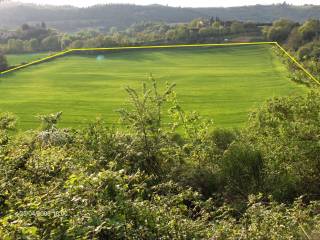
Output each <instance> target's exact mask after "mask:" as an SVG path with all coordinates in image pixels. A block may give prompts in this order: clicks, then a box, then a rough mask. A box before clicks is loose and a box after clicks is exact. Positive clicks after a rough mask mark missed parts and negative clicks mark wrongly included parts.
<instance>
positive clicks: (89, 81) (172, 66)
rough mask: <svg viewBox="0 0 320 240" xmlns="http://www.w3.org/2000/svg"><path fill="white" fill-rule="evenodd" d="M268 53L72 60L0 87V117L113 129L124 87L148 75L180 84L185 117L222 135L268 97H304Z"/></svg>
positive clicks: (25, 124)
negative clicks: (201, 120)
mask: <svg viewBox="0 0 320 240" xmlns="http://www.w3.org/2000/svg"><path fill="white" fill-rule="evenodd" d="M271 48H272V47H271V46H269V45H259V46H258V45H257V46H237V47H230V46H228V47H211V48H188V49H166V50H155V49H154V50H135V51H120V52H116V53H105V55H104V56H101V55H100V56H97V55H73V56H66V57H62V58H58V59H55V60H53V61H51V62H47V63H43V64H39V65H36V66H31V67H28V68H25V69H22V70H19V71H16V72H13V73H10V74H8V75H5V76H3V77H2V79H1V80H0V96H1V98H0V111H9V112H13V113H15V114H17V115H18V116H19V117H20V122H21V124H22V126H21V127H22V128H25V129H26V128H31V127H35V126H37V122H36V118H35V116H36V115H37V114H44V113H53V112H57V111H63V121H62V125H64V126H78V125H80V124H83V123H86V122H88V120H93V119H95V117H97V116H100V117H102V118H104V119H105V120H106V122H108V123H117V122H118V121H117V119H118V114H117V113H116V112H115V110H116V109H118V108H120V107H121V106H123V105H124V104H125V101H126V99H127V96H126V93H125V91H124V87H125V86H127V85H129V86H131V87H134V88H138V87H140V86H141V83H142V81H146V80H147V79H148V76H149V74H150V73H152V74H153V76H154V78H155V79H157V81H158V82H159V85H165V82H169V83H173V82H175V83H176V84H177V87H176V91H177V93H178V99H179V100H180V102H181V103H182V105H183V107H184V109H185V110H197V111H198V112H200V113H201V114H202V115H204V116H207V117H210V118H213V120H214V122H215V123H216V124H217V125H218V126H221V127H237V126H240V125H242V124H243V123H244V122H245V121H246V119H247V115H248V111H249V110H250V109H252V108H254V107H257V106H259V104H261V103H262V102H263V101H265V100H266V99H268V98H270V97H273V96H281V95H291V94H303V93H304V92H305V91H306V89H305V87H303V86H301V85H298V84H295V83H293V82H291V81H290V80H289V79H288V77H287V75H288V73H287V70H286V68H285V66H284V65H283V64H282V63H281V61H280V60H279V59H278V58H277V56H275V54H274V53H273V52H272V49H271Z"/></svg>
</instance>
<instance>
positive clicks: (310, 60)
mask: <svg viewBox="0 0 320 240" xmlns="http://www.w3.org/2000/svg"><path fill="white" fill-rule="evenodd" d="M264 34H265V36H266V37H267V38H268V39H269V40H271V41H277V42H279V43H281V44H283V45H284V46H285V47H286V48H287V50H288V51H290V52H291V54H292V55H293V56H295V57H296V58H297V59H298V60H299V62H301V63H302V64H303V65H304V66H305V67H306V68H307V69H308V70H309V71H310V72H311V73H312V74H313V75H314V76H315V77H316V78H317V79H320V64H319V62H320V61H319V60H320V20H319V19H310V20H308V21H306V22H304V23H303V24H299V23H296V22H293V21H290V20H286V19H281V20H278V21H275V22H274V23H273V25H272V26H270V27H265V29H264ZM284 59H285V62H286V63H287V65H288V66H289V71H290V72H291V78H292V79H293V80H295V81H297V82H303V83H306V84H312V82H310V80H308V79H306V78H305V75H304V74H303V73H302V72H301V71H300V69H298V68H297V66H296V65H295V64H293V63H292V61H290V60H288V58H287V57H285V58H284Z"/></svg>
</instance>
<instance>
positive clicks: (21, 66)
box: [0, 42, 320, 85]
mask: <svg viewBox="0 0 320 240" xmlns="http://www.w3.org/2000/svg"><path fill="white" fill-rule="evenodd" d="M265 44H273V45H276V46H277V47H279V48H280V49H281V51H283V52H284V53H285V55H287V57H289V58H290V59H291V60H292V61H293V62H294V63H295V64H296V65H297V66H298V67H299V68H300V69H301V70H302V71H303V72H304V73H306V75H307V76H308V77H309V78H310V79H312V80H313V81H315V82H316V83H317V84H318V85H320V82H319V81H318V80H317V79H316V78H315V77H314V76H313V75H312V74H311V73H310V72H308V71H307V70H306V69H305V68H304V67H303V66H302V65H301V64H300V63H299V62H298V61H297V60H296V59H294V58H293V57H292V56H291V55H290V54H289V53H288V52H287V51H286V50H285V49H284V48H282V47H281V46H280V44H278V43H277V42H245V43H208V44H177V45H163V46H161V45H160V46H159V45H158V46H131V47H112V48H73V49H69V50H65V51H62V52H59V53H56V54H54V55H50V56H48V57H45V58H42V59H39V60H36V61H33V62H30V63H27V64H23V65H20V66H18V67H15V68H11V69H9V70H6V71H3V72H0V75H2V74H5V73H9V72H13V71H16V70H19V69H21V68H25V67H28V66H31V65H34V64H37V63H41V62H44V61H46V60H49V59H53V58H56V57H59V56H63V55H65V54H67V53H72V52H81V51H83V52H84V51H112V50H129V49H161V48H188V47H219V46H243V45H265Z"/></svg>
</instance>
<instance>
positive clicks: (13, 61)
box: [6, 52, 53, 66]
mask: <svg viewBox="0 0 320 240" xmlns="http://www.w3.org/2000/svg"><path fill="white" fill-rule="evenodd" d="M51 54H53V53H48V52H42V53H25V54H8V55H6V58H7V60H8V64H9V66H17V65H21V64H24V63H29V62H33V61H36V60H39V59H41V58H45V57H47V56H49V55H51Z"/></svg>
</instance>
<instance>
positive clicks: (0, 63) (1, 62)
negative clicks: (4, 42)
mask: <svg viewBox="0 0 320 240" xmlns="http://www.w3.org/2000/svg"><path fill="white" fill-rule="evenodd" d="M7 68H8V62H7V58H6V57H5V56H4V55H3V53H1V52H0V72H1V71H3V70H6V69H7Z"/></svg>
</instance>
